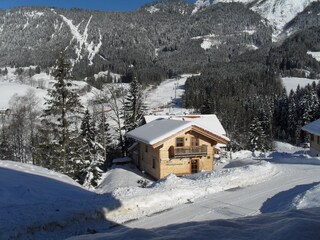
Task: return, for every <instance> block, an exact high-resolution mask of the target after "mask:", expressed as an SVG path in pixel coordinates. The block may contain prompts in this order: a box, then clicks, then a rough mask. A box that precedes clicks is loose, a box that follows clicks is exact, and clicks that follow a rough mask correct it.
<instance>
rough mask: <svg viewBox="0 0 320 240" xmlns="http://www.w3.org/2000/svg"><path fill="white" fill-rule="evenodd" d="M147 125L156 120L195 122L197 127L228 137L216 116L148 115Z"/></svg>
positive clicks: (145, 117) (146, 118) (146, 117)
mask: <svg viewBox="0 0 320 240" xmlns="http://www.w3.org/2000/svg"><path fill="white" fill-rule="evenodd" d="M144 119H145V121H146V123H149V122H152V121H154V120H159V119H173V120H180V121H181V120H182V121H183V120H184V121H189V122H193V123H195V124H197V125H201V127H202V128H204V129H206V130H208V131H209V132H212V133H217V134H220V135H226V131H225V129H224V128H223V126H222V124H221V122H220V121H219V119H218V117H217V116H216V115H215V114H207V115H176V116H170V115H148V116H144Z"/></svg>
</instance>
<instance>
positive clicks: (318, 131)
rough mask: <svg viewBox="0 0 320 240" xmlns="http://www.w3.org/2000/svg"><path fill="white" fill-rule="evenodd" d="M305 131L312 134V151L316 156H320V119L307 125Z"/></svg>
mask: <svg viewBox="0 0 320 240" xmlns="http://www.w3.org/2000/svg"><path fill="white" fill-rule="evenodd" d="M302 130H303V131H305V132H307V133H309V134H310V150H311V151H312V152H314V153H315V154H316V155H319V154H320V119H318V120H316V121H314V122H311V123H309V124H307V125H305V126H304V127H303V128H302Z"/></svg>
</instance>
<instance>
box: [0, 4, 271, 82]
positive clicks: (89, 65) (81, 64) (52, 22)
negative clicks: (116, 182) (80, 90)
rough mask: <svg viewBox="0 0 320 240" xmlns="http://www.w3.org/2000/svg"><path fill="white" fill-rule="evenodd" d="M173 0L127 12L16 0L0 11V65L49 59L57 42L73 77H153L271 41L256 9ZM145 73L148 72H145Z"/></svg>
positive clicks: (160, 77) (157, 78)
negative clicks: (24, 4) (197, 7)
mask: <svg viewBox="0 0 320 240" xmlns="http://www.w3.org/2000/svg"><path fill="white" fill-rule="evenodd" d="M193 8H194V5H193V4H189V3H186V2H184V1H180V0H174V1H160V2H156V3H153V4H148V5H146V6H144V7H142V8H141V9H139V10H137V11H133V12H99V11H85V10H79V9H72V10H61V9H51V8H34V7H28V8H16V9H12V10H6V11H4V10H1V11H0V32H1V34H0V41H1V42H2V44H1V46H0V67H5V66H12V67H13V66H16V67H17V66H30V65H40V66H41V67H42V69H44V68H50V67H51V66H53V65H54V63H55V60H56V58H57V56H58V54H59V52H60V51H62V50H65V51H66V55H67V56H68V57H69V58H70V60H71V62H72V65H73V73H74V75H75V77H76V78H84V77H92V76H93V75H94V74H95V73H98V72H100V71H106V70H111V71H112V72H116V73H120V74H123V75H126V77H127V78H128V79H127V80H128V81H130V76H131V75H132V73H133V72H134V73H135V74H137V75H138V76H139V77H140V78H142V79H154V80H152V81H160V80H163V79H164V78H166V77H167V76H168V75H170V74H173V73H182V72H186V71H188V72H195V71H199V70H201V68H202V66H203V65H206V64H207V63H208V62H210V61H211V62H212V61H219V62H221V61H222V62H224V61H229V60H230V58H231V57H233V56H236V55H238V54H241V53H242V52H245V51H247V50H248V49H254V48H257V47H260V46H262V45H265V44H269V43H270V41H271V30H270V29H269V27H268V26H266V24H265V23H264V22H263V21H261V20H262V19H261V17H260V16H259V15H258V14H256V13H254V12H252V11H251V10H249V9H247V8H246V7H244V6H243V5H240V4H238V3H233V4H215V5H214V6H212V7H209V8H207V9H205V10H204V11H199V12H197V13H194V14H192V10H193ZM149 81H150V80H149Z"/></svg>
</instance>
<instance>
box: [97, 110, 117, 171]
mask: <svg viewBox="0 0 320 240" xmlns="http://www.w3.org/2000/svg"><path fill="white" fill-rule="evenodd" d="M97 142H98V143H99V144H100V145H102V146H103V149H102V148H99V149H98V152H99V153H100V155H101V156H103V159H104V166H105V168H109V167H110V166H111V160H112V151H113V148H114V147H113V144H112V143H113V139H112V136H111V134H110V124H109V123H108V122H107V118H106V116H105V114H104V113H102V114H101V115H100V117H99V118H98V122H97Z"/></svg>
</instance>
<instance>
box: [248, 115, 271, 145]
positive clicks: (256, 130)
mask: <svg viewBox="0 0 320 240" xmlns="http://www.w3.org/2000/svg"><path fill="white" fill-rule="evenodd" d="M249 135H250V136H249V143H248V147H249V149H250V150H251V151H256V150H258V151H266V150H267V149H268V146H267V141H266V140H267V139H266V135H265V132H264V130H263V127H262V124H261V121H259V119H258V118H254V119H253V120H252V123H251V125H250V132H249Z"/></svg>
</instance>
